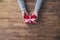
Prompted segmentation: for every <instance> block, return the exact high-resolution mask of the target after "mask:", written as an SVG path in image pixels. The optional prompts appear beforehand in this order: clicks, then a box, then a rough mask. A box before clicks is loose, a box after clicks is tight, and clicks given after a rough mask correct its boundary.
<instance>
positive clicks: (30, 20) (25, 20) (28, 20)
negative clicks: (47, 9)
mask: <svg viewBox="0 0 60 40" xmlns="http://www.w3.org/2000/svg"><path fill="white" fill-rule="evenodd" d="M35 20H36V19H34V18H32V19H24V22H30V23H31V22H34V23H36V21H35Z"/></svg>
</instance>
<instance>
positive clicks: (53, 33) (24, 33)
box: [0, 0, 60, 40]
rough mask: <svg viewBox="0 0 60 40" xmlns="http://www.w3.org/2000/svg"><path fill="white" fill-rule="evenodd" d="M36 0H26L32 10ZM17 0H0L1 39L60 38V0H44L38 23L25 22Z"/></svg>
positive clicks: (42, 39)
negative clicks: (29, 23)
mask: <svg viewBox="0 0 60 40" xmlns="http://www.w3.org/2000/svg"><path fill="white" fill-rule="evenodd" d="M35 2H36V0H26V4H27V8H28V10H29V12H32V11H33V9H34V6H35ZM21 15H22V13H21V11H20V8H19V5H18V3H17V0H0V40H60V0H43V3H42V7H41V10H40V12H39V19H38V24H36V25H28V24H24V23H23V21H22V20H23V19H22V16H21Z"/></svg>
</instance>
